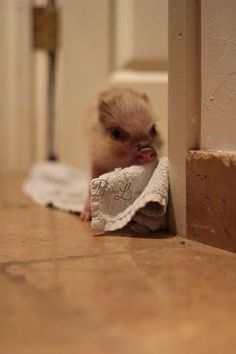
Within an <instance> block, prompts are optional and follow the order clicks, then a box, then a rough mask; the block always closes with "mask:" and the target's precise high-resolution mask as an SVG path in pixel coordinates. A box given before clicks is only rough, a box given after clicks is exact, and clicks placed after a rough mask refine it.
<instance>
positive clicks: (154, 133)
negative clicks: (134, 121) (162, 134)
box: [149, 124, 157, 137]
mask: <svg viewBox="0 0 236 354" xmlns="http://www.w3.org/2000/svg"><path fill="white" fill-rule="evenodd" d="M149 134H150V135H151V136H152V137H154V136H156V135H157V130H156V127H155V124H153V126H152V127H151V129H150V130H149Z"/></svg>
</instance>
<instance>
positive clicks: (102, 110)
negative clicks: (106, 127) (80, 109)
mask: <svg viewBox="0 0 236 354" xmlns="http://www.w3.org/2000/svg"><path fill="white" fill-rule="evenodd" d="M108 111H109V107H108V104H107V103H106V101H105V100H103V99H102V98H99V99H98V118H99V120H100V122H101V123H105V122H106V121H107V115H108Z"/></svg>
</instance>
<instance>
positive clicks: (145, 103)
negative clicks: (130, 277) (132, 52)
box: [80, 88, 161, 221]
mask: <svg viewBox="0 0 236 354" xmlns="http://www.w3.org/2000/svg"><path fill="white" fill-rule="evenodd" d="M89 130H90V156H91V177H92V179H93V178H97V177H99V176H100V175H102V174H103V173H106V172H110V171H112V170H114V169H115V168H118V167H121V168H124V167H128V166H131V165H134V164H136V165H140V164H146V163H149V162H152V161H155V160H157V158H158V154H157V151H158V148H159V146H160V144H161V139H160V136H159V134H158V131H157V128H156V116H155V114H154V112H153V109H152V106H151V103H150V101H149V98H148V96H147V95H146V94H145V93H140V92H137V91H135V90H132V89H118V88H115V89H109V90H107V91H105V92H102V93H101V94H100V95H99V97H98V100H97V103H96V105H95V110H94V114H92V118H91V122H90V127H89ZM80 218H81V219H82V220H85V221H88V220H89V219H91V206H90V198H89V197H88V199H87V201H86V204H85V207H84V210H83V211H82V213H81V216H80Z"/></svg>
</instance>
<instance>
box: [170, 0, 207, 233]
mask: <svg viewBox="0 0 236 354" xmlns="http://www.w3.org/2000/svg"><path fill="white" fill-rule="evenodd" d="M200 5H201V1H199V0H169V90H168V92H169V96H168V156H169V162H170V197H171V198H170V208H169V231H170V232H172V233H176V234H181V235H186V155H187V152H188V150H190V149H199V147H200V112H201V59H200V58H201V50H200V48H201V42H200V38H201V21H200V19H201V11H200Z"/></svg>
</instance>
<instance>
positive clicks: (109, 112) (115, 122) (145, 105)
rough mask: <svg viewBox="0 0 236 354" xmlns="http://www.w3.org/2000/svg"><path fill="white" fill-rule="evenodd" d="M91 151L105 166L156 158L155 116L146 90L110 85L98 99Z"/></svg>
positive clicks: (128, 164) (157, 140)
mask: <svg viewBox="0 0 236 354" xmlns="http://www.w3.org/2000/svg"><path fill="white" fill-rule="evenodd" d="M97 110H98V115H97V122H96V124H95V125H94V132H96V134H95V135H94V139H96V141H94V144H95V145H96V149H95V150H94V149H93V150H94V154H95V155H96V157H97V160H98V162H99V163H102V164H103V165H104V166H106V165H107V168H108V169H113V168H115V167H126V166H130V165H132V164H145V163H149V162H152V161H154V160H156V159H157V149H158V144H159V137H158V133H157V129H156V118H155V115H154V113H153V111H152V108H151V105H150V102H149V99H148V97H147V95H146V94H141V93H138V92H136V91H134V90H130V89H112V90H109V91H106V92H104V93H102V94H101V95H100V96H99V100H98V107H97Z"/></svg>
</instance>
